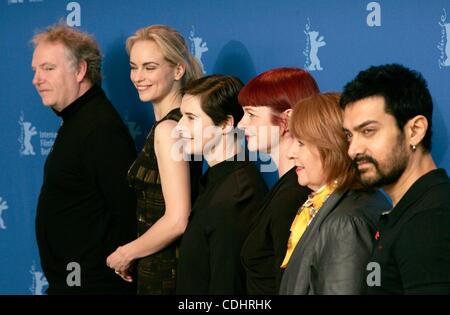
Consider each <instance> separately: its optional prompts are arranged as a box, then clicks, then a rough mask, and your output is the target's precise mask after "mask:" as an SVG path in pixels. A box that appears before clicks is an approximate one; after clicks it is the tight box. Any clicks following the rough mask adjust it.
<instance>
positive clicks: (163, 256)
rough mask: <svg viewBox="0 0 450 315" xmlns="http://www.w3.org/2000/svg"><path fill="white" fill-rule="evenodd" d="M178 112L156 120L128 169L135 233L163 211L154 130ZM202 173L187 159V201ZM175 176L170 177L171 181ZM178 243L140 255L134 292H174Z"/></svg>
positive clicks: (192, 196) (158, 216)
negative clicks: (134, 207)
mask: <svg viewBox="0 0 450 315" xmlns="http://www.w3.org/2000/svg"><path fill="white" fill-rule="evenodd" d="M180 118H181V112H180V109H179V108H175V109H173V110H172V111H170V112H169V113H167V115H166V116H164V118H162V119H160V120H159V121H156V122H155V123H154V125H153V127H152V129H151V130H150V132H149V134H148V136H147V140H146V141H145V144H144V147H143V149H142V151H141V153H139V156H138V157H137V159H136V161H135V162H134V163H133V165H132V166H131V167H130V171H129V172H128V181H129V183H130V186H131V187H133V189H134V190H135V192H136V195H137V201H138V202H137V210H136V213H137V219H138V236H141V235H142V234H144V233H145V232H146V231H147V230H148V229H149V228H150V227H151V226H152V225H153V224H154V223H155V222H156V221H158V220H159V219H160V218H161V217H162V216H163V215H164V213H165V211H166V204H165V201H164V195H163V193H162V187H161V178H160V174H159V168H158V160H157V159H156V153H155V129H156V127H157V126H158V125H159V124H160V123H161V122H163V121H165V120H174V121H179V120H180ZM201 174H202V162H201V161H198V162H195V161H191V162H190V175H191V176H190V180H191V200H192V201H193V200H195V197H196V195H197V189H198V180H199V178H200V176H201ZM175 180H176V179H174V181H175ZM178 245H179V244H178V242H173V243H172V244H170V245H168V246H166V247H165V248H163V249H162V250H160V251H158V252H157V253H154V254H153V255H149V256H147V257H144V258H141V259H139V260H138V262H137V293H138V294H174V293H175V277H176V268H177V246H178Z"/></svg>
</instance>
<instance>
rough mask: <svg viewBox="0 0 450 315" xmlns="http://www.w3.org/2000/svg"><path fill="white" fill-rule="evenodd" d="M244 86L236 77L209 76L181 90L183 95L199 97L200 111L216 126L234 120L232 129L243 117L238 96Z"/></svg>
mask: <svg viewBox="0 0 450 315" xmlns="http://www.w3.org/2000/svg"><path fill="white" fill-rule="evenodd" d="M243 86H244V84H243V83H242V82H241V80H239V79H238V78H236V77H233V76H226V75H209V76H205V77H202V78H200V79H197V80H194V81H190V82H188V83H187V85H186V86H185V87H184V88H182V89H181V93H182V94H183V95H185V94H189V95H194V96H199V97H200V100H201V106H202V110H203V111H204V112H205V113H206V114H207V115H208V116H209V117H211V120H212V121H213V122H214V124H215V125H216V126H218V125H220V124H222V123H224V122H225V121H227V119H228V116H232V117H233V119H234V127H236V126H237V124H238V122H239V121H240V120H241V118H242V116H243V115H244V110H243V109H242V107H241V105H239V102H238V95H239V91H240V90H241V88H242V87H243Z"/></svg>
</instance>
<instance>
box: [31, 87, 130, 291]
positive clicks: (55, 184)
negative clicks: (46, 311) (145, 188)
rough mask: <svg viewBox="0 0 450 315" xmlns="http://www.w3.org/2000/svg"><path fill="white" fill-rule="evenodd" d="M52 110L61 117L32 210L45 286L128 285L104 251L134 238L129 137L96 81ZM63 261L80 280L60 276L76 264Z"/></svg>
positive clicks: (96, 287) (60, 288)
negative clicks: (108, 263) (108, 262)
mask: <svg viewBox="0 0 450 315" xmlns="http://www.w3.org/2000/svg"><path fill="white" fill-rule="evenodd" d="M58 115H59V116H61V117H62V119H63V124H62V125H61V127H60V128H59V130H58V135H57V137H56V140H55V143H54V145H53V148H52V151H51V152H50V154H49V156H48V157H47V161H46V162H45V167H44V181H43V184H42V188H41V193H40V196H39V202H38V207H37V213H36V238H37V242H38V247H39V254H40V258H41V264H42V268H43V271H44V274H45V276H46V278H47V280H48V283H49V287H48V290H47V292H48V293H49V294H53V293H56V294H71V293H83V294H85V293H86V294H90V293H123V292H132V290H133V287H132V286H130V285H129V284H128V283H126V282H125V281H123V280H122V279H121V278H120V277H118V276H117V275H116V274H114V271H113V270H111V269H109V268H108V267H107V266H106V258H107V256H108V255H109V254H111V252H113V251H114V250H115V249H116V248H117V246H119V245H123V244H125V243H127V242H129V241H131V240H133V239H134V238H135V237H136V215H135V211H136V201H135V198H136V197H135V195H134V193H133V191H132V190H131V189H130V188H129V187H128V185H127V183H126V174H127V171H128V168H129V166H130V164H131V163H132V162H133V160H134V158H135V157H136V150H135V147H134V143H133V139H132V138H131V136H130V134H129V132H128V129H127V128H126V126H125V124H124V123H123V122H122V120H121V118H120V116H119V114H118V113H117V111H116V110H115V109H114V107H113V105H112V104H111V103H110V102H109V100H108V99H107V98H106V96H105V94H104V92H103V90H102V89H101V88H100V87H97V86H94V87H92V88H91V89H90V90H89V91H87V92H86V93H85V94H83V95H82V96H81V97H79V98H78V99H77V100H75V101H74V102H73V103H72V104H70V105H69V106H68V107H66V108H65V109H64V110H63V111H62V112H61V113H58ZM71 262H74V263H77V264H78V265H79V267H80V276H81V283H80V284H81V286H70V285H68V283H67V282H66V279H67V277H68V276H69V274H70V273H71V272H72V271H75V270H76V269H74V268H73V267H70V266H69V268H68V264H69V263H71ZM71 266H72V265H71ZM72 275H73V276H74V277H72V276H71V277H69V278H70V279H72V280H75V279H76V277H75V274H72Z"/></svg>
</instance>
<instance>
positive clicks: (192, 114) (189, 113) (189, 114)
mask: <svg viewBox="0 0 450 315" xmlns="http://www.w3.org/2000/svg"><path fill="white" fill-rule="evenodd" d="M183 114H184V115H188V116H194V117H198V116H197V115H195V114H194V113H191V112H184V113H183Z"/></svg>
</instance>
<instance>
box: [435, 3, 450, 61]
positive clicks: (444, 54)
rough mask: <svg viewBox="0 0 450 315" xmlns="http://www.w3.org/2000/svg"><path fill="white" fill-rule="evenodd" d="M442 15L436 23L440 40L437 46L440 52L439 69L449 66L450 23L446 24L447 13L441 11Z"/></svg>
mask: <svg viewBox="0 0 450 315" xmlns="http://www.w3.org/2000/svg"><path fill="white" fill-rule="evenodd" d="M442 10H443V11H444V13H443V14H442V15H441V19H440V21H439V22H438V23H439V25H440V26H441V40H440V42H439V44H438V46H437V48H438V49H439V51H440V52H441V54H440V56H439V68H443V67H448V66H450V22H449V23H446V22H447V12H446V11H445V9H442Z"/></svg>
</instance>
